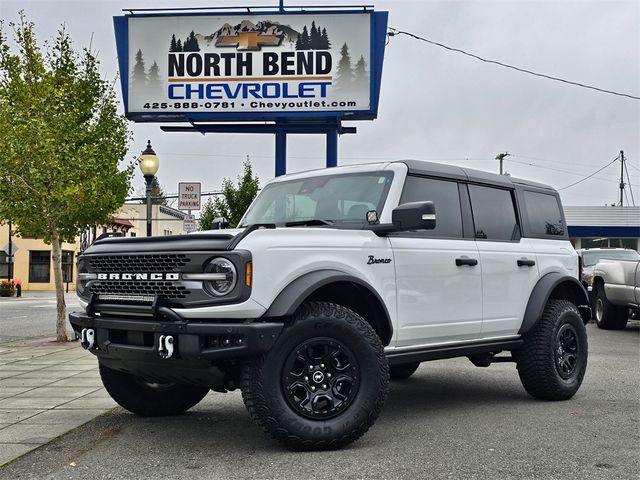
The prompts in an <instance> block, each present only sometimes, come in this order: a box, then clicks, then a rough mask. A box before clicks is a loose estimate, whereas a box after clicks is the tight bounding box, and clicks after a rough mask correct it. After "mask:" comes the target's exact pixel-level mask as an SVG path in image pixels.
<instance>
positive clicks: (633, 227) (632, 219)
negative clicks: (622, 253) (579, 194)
mask: <svg viewBox="0 0 640 480" xmlns="http://www.w3.org/2000/svg"><path fill="white" fill-rule="evenodd" d="M564 214H565V217H566V220H567V227H568V229H569V237H571V243H573V246H574V247H575V248H597V247H600V248H602V247H617V248H632V249H634V250H638V251H640V207H610V206H602V207H592V206H575V207H570V206H567V207H564Z"/></svg>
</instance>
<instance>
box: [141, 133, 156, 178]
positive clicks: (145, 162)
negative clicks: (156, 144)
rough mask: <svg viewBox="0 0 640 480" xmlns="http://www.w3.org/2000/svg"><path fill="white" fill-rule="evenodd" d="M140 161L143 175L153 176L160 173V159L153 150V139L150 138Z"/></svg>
mask: <svg viewBox="0 0 640 480" xmlns="http://www.w3.org/2000/svg"><path fill="white" fill-rule="evenodd" d="M138 163H139V164H140V170H141V171H142V175H144V176H145V177H153V176H155V174H156V173H158V168H159V167H160V159H159V158H158V156H157V155H156V152H154V151H153V148H151V140H148V142H147V148H146V149H145V150H144V151H143V152H142V155H140V158H139V159H138Z"/></svg>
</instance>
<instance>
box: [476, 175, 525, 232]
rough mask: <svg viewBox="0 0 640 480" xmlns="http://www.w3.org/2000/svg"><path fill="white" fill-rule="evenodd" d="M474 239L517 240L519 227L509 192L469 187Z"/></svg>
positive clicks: (477, 186) (490, 188)
mask: <svg viewBox="0 0 640 480" xmlns="http://www.w3.org/2000/svg"><path fill="white" fill-rule="evenodd" d="M469 195H470V197H471V209H472V210H473V222H474V225H475V231H476V238H479V239H486V240H518V239H519V238H520V227H519V225H518V221H517V219H516V211H515V208H514V205H513V195H512V193H511V191H509V190H502V189H499V188H492V187H481V186H479V185H469Z"/></svg>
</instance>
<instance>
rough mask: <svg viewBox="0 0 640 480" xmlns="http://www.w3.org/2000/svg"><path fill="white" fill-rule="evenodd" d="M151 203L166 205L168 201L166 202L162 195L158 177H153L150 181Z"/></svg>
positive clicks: (163, 194) (162, 191)
mask: <svg viewBox="0 0 640 480" xmlns="http://www.w3.org/2000/svg"><path fill="white" fill-rule="evenodd" d="M145 202H146V200H145V201H143V202H142V203H145ZM151 203H152V204H153V205H165V206H166V205H168V204H169V201H168V200H167V198H166V197H165V193H164V189H163V188H162V185H160V182H159V181H158V177H153V180H152V181H151Z"/></svg>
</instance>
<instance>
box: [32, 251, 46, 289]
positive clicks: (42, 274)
mask: <svg viewBox="0 0 640 480" xmlns="http://www.w3.org/2000/svg"><path fill="white" fill-rule="evenodd" d="M50 281H51V252H50V251H49V250H45V251H37V250H31V251H30V252H29V283H49V282H50Z"/></svg>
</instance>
